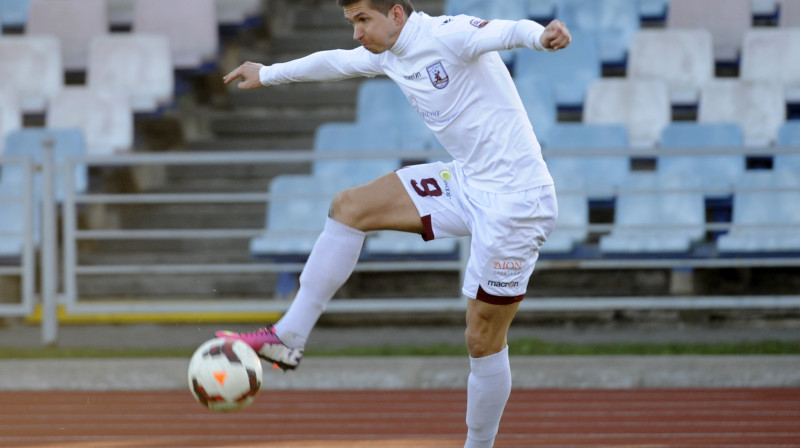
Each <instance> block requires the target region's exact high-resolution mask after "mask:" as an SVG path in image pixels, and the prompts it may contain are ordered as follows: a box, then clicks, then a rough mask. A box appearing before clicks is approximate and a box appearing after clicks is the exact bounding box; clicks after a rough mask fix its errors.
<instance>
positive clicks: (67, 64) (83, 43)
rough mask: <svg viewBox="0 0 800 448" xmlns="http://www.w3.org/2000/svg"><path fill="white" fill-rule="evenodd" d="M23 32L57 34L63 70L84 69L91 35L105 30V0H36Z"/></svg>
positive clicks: (106, 15)
mask: <svg viewBox="0 0 800 448" xmlns="http://www.w3.org/2000/svg"><path fill="white" fill-rule="evenodd" d="M25 33H26V34H28V35H32V36H36V35H53V36H56V37H58V39H59V41H60V42H61V55H62V61H63V65H64V69H65V70H67V71H85V70H86V67H87V65H88V63H89V62H88V61H89V43H90V42H91V40H92V38H94V37H95V36H100V35H103V34H107V33H108V8H107V6H106V0H36V1H35V2H33V3H32V4H31V9H30V12H29V14H28V24H27V26H26V27H25Z"/></svg>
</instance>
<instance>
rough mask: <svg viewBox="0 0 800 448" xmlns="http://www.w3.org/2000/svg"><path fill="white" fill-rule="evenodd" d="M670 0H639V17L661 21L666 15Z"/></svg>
mask: <svg viewBox="0 0 800 448" xmlns="http://www.w3.org/2000/svg"><path fill="white" fill-rule="evenodd" d="M669 4H670V0H639V17H641V18H642V19H643V20H652V21H662V20H664V19H665V18H666V17H667V12H668V11H669Z"/></svg>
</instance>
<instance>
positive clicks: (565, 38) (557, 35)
mask: <svg viewBox="0 0 800 448" xmlns="http://www.w3.org/2000/svg"><path fill="white" fill-rule="evenodd" d="M571 41H572V36H570V34H569V30H568V29H567V25H566V24H564V22H561V21H559V20H557V19H556V20H553V21H552V22H550V23H548V24H547V26H546V27H544V32H543V33H542V36H541V37H540V38H539V43H541V44H542V47H544V48H546V49H548V50H561V49H563V48H566V47H567V45H569V43H570V42H571Z"/></svg>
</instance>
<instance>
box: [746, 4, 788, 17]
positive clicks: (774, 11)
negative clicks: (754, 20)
mask: <svg viewBox="0 0 800 448" xmlns="http://www.w3.org/2000/svg"><path fill="white" fill-rule="evenodd" d="M782 2H783V0H750V9H751V11H752V13H753V16H754V17H774V16H776V15H778V7H779V5H780V4H781V3H782Z"/></svg>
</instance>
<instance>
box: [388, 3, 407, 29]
mask: <svg viewBox="0 0 800 448" xmlns="http://www.w3.org/2000/svg"><path fill="white" fill-rule="evenodd" d="M405 15H406V11H405V9H403V5H401V4H399V3H397V4H395V5H394V6H392V9H390V10H389V18H390V19H391V20H392V21H393V22H394V23H395V24H397V25H400V24H401V23H403V18H404V17H405Z"/></svg>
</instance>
